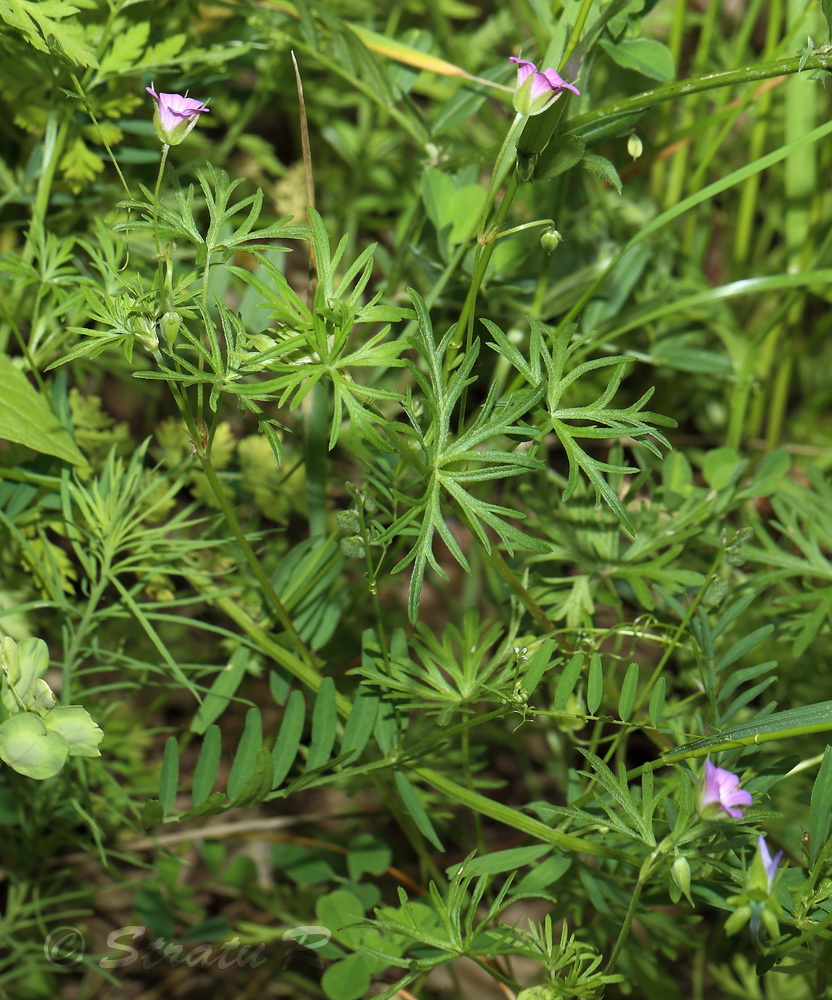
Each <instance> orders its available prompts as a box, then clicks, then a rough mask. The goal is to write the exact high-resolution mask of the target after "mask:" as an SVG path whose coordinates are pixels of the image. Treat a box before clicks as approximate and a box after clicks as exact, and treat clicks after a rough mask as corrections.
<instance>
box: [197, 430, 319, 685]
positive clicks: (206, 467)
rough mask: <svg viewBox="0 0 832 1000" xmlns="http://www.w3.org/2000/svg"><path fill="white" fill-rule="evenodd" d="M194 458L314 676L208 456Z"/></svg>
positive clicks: (309, 656)
mask: <svg viewBox="0 0 832 1000" xmlns="http://www.w3.org/2000/svg"><path fill="white" fill-rule="evenodd" d="M197 454H198V455H199V460H200V462H201V463H202V470H203V472H204V473H205V476H206V478H207V479H208V484H209V486H210V487H211V490H212V491H213V493H214V496H215V497H216V499H217V503H218V504H219V506H220V510H221V511H222V513H223V516H224V517H225V520H226V522H227V523H228V526H229V528H231V532H232V534H233V535H234V538H235V539H236V541H237V544H238V545H239V546H240V549H241V551H242V553H243V556H244V557H245V560H246V562H247V563H248V566H249V568H250V570H251V572H252V573H253V574H254V576H255V578H256V580H257V582H258V583H259V584H260V586H261V588H262V590H263V596H264V597H265V598H266V600H267V602H268V603H269V604H270V605H271V608H272V610H273V611H274V613H275V615H276V617H277V620H278V621H279V622H280V624H281V625H282V626H283V628H284V629H285V630H286V631H287V632H288V633H289V636H290V637H291V639H292V641H293V643H294V645H295V648H296V649H297V651H298V653H299V655H300V657H301V659H302V660H303V661H304V663H306V665H307V667H309V669H310V670H314V671H315V672H316V673H317V671H318V668H317V665H316V663H315V658H314V656H313V655H312V653H311V651H310V650H309V648H308V647H307V645H306V643H305V642H304V641H303V639H301V637H300V635H299V633H298V630H297V629H296V628H295V625H294V622H293V621H292V619H291V618H290V617H289V613H288V612H287V611H286V608H285V607H284V606H283V602H282V601H281V600H280V598H279V597H278V595H277V592H276V591H275V589H274V587H273V586H272V582H271V580H270V579H269V578H268V576H267V574H266V571H265V570H264V569H263V566H262V565H261V563H260V560H259V559H258V558H257V556H256V555H255V552H254V549H252V547H251V545H250V544H249V541H248V539H247V538H246V536H245V533H244V531H243V529H242V527H241V526H240V522H239V521H238V520H237V515H236V514H235V513H234V508H233V507H232V506H231V503H230V501H229V499H228V496H227V495H226V492H225V490H224V489H223V487H222V483H221V482H220V480H219V477H218V476H217V473H216V471H215V469H214V466H213V463H212V462H211V459H210V456H208V455H203V454H201V453H200V450H199V449H197Z"/></svg>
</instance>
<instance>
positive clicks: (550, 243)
mask: <svg viewBox="0 0 832 1000" xmlns="http://www.w3.org/2000/svg"><path fill="white" fill-rule="evenodd" d="M562 239H563V237H562V236H561V235H560V233H559V232H558V231H557V229H555V227H554V226H549V228H548V229H547V230H546V232H545V233H544V234H543V235H542V236H541V237H540V245H541V246H542V247H543V249H544V250H545V251H546V253H552V252H553V251H555V250H557V248H558V247H559V246H560V244H561V240H562Z"/></svg>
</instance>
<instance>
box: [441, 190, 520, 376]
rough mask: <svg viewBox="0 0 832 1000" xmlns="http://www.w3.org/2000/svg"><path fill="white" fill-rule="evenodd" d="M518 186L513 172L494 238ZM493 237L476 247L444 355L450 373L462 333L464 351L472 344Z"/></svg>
mask: <svg viewBox="0 0 832 1000" xmlns="http://www.w3.org/2000/svg"><path fill="white" fill-rule="evenodd" d="M519 186H520V178H519V177H518V176H517V173H516V172H515V173H513V174H512V175H511V179H510V180H509V182H508V185H507V187H506V192H505V194H504V195H503V200H502V201H501V202H500V207H499V209H498V210H497V215H496V217H495V219H494V222H493V224H492V226H491V230H492V231H493V232H494V237H496V235H497V233H498V232H499V229H500V225H501V224H502V222H503V220H504V219H505V217H506V216H507V215H508V211H509V209H510V208H511V205H512V203H513V201H514V198H515V196H516V195H517V189H518V187H519ZM494 237H489V236H488V234H487V233H486V234H485V235H484V236H483V238H482V239H483V242H482V243H481V244H480V245H479V246H478V247H477V254H476V257H475V258H474V273H473V274H472V275H471V286H470V287H469V289H468V294H467V296H466V297H465V302H463V304H462V311H461V312H460V314H459V321H458V324H457V329H456V333H455V334H454V337H453V340H452V341H451V343H450V344H449V345H448V353H447V354H446V355H445V367H446V370H447V371H450V370H451V369H452V368H453V367H454V364H455V362H456V354H457V352H458V351H459V348H460V346H461V344H462V337H463V331H464V332H465V345H466V348H465V349H466V350H469V349H470V347H471V343H472V342H473V336H474V311H475V307H476V304H477V295H478V294H479V290H480V287H481V286H482V283H483V280H484V279H485V272H486V271H487V270H488V265H489V264H490V263H491V255H492V254H493V253H494V246H495V243H494Z"/></svg>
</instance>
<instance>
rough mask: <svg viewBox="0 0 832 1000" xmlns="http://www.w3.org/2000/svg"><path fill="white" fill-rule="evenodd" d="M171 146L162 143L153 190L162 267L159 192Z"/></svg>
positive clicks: (157, 245) (157, 239) (157, 251)
mask: <svg viewBox="0 0 832 1000" xmlns="http://www.w3.org/2000/svg"><path fill="white" fill-rule="evenodd" d="M169 152H170V146H169V145H168V144H167V143H166V142H165V143H162V158H161V160H160V161H159V173H158V174H157V176H156V187H155V188H154V189H153V235H154V237H155V238H156V256H157V258H158V259H159V262H160V265H161V260H162V237H161V235H160V233H159V192H160V191H161V189H162V177H163V176H164V173H165V164H166V163H167V162H168V153H169Z"/></svg>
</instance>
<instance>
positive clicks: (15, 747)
mask: <svg viewBox="0 0 832 1000" xmlns="http://www.w3.org/2000/svg"><path fill="white" fill-rule="evenodd" d="M68 756H69V744H68V743H67V741H66V740H65V739H64V738H63V736H61V735H60V733H56V732H49V731H48V730H47V728H46V726H45V725H44V724H43V720H42V719H41V718H40V716H38V715H35V714H34V713H33V712H19V713H18V714H17V715H13V716H12V717H11V718H10V719H6V721H5V722H4V723H3V724H2V725H0V760H3V761H5V763H7V764H8V765H9V766H10V767H13V768H14V769H15V771H17V772H18V773H19V774H25V775H26V777H27V778H35V779H37V780H38V781H43V780H44V779H45V778H52V777H54V776H55V775H56V774H57V773H58V772H59V771H60V770H61V768H62V767H63V766H64V764H65V763H66V759H67V757H68Z"/></svg>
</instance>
